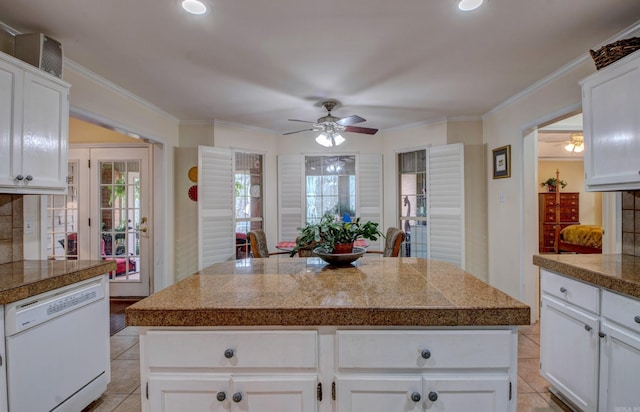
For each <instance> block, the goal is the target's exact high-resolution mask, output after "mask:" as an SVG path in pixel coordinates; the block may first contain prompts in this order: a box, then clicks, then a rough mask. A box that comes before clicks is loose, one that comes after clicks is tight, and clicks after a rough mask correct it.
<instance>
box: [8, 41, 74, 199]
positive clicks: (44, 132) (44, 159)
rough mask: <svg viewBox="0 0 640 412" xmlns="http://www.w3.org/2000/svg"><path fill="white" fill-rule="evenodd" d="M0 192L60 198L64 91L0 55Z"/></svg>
mask: <svg viewBox="0 0 640 412" xmlns="http://www.w3.org/2000/svg"><path fill="white" fill-rule="evenodd" d="M0 92H1V93H0V190H2V191H3V192H5V193H25V194H28V193H64V192H65V191H66V187H67V173H68V171H67V151H68V134H69V131H68V124H69V85H68V84H67V83H65V82H64V81H62V80H60V79H58V78H55V77H53V76H51V75H49V74H47V73H45V72H43V71H40V70H38V69H37V68H35V67H33V66H31V65H28V64H27V63H24V62H22V61H19V60H17V59H15V58H13V57H11V56H8V55H5V54H3V53H0Z"/></svg>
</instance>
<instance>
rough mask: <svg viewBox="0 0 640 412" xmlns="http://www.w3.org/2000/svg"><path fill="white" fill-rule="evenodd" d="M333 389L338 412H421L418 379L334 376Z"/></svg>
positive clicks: (410, 377)
mask: <svg viewBox="0 0 640 412" xmlns="http://www.w3.org/2000/svg"><path fill="white" fill-rule="evenodd" d="M336 386H337V398H336V402H337V412H363V411H367V412H390V411H404V412H419V411H422V405H423V403H422V400H423V399H422V377H421V376H392V375H389V376H383V375H379V376H353V377H337V378H336ZM413 394H417V395H418V396H419V397H420V399H419V400H417V401H415V400H413V399H412V395H413ZM414 396H415V395H414ZM471 410H473V409H471Z"/></svg>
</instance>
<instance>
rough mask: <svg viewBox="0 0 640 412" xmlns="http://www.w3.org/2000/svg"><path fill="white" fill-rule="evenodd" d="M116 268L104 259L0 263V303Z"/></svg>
mask: <svg viewBox="0 0 640 412" xmlns="http://www.w3.org/2000/svg"><path fill="white" fill-rule="evenodd" d="M115 269H116V264H115V262H113V261H107V260H23V261H20V262H13V263H6V264H3V265H0V305H5V304H7V303H11V302H15V301H17V300H20V299H24V298H28V297H30V296H35V295H37V294H39V293H43V292H47V291H49V290H53V289H57V288H60V287H63V286H67V285H71V284H73V283H76V282H80V281H82V280H85V279H90V278H92V277H96V276H99V275H102V274H104V273H106V272H109V271H111V270H115Z"/></svg>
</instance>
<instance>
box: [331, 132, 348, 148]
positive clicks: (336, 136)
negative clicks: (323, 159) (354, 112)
mask: <svg viewBox="0 0 640 412" xmlns="http://www.w3.org/2000/svg"><path fill="white" fill-rule="evenodd" d="M344 142H345V138H344V137H342V136H341V135H339V134H337V133H336V134H334V135H333V143H334V144H335V145H336V146H340V145H341V144H342V143H344Z"/></svg>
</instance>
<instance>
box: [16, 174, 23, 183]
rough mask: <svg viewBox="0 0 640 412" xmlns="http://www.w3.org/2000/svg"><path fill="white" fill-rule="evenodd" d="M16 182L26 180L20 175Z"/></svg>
mask: <svg viewBox="0 0 640 412" xmlns="http://www.w3.org/2000/svg"><path fill="white" fill-rule="evenodd" d="M16 180H17V181H19V182H21V181H23V180H24V176H22V175H18V176H16Z"/></svg>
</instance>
